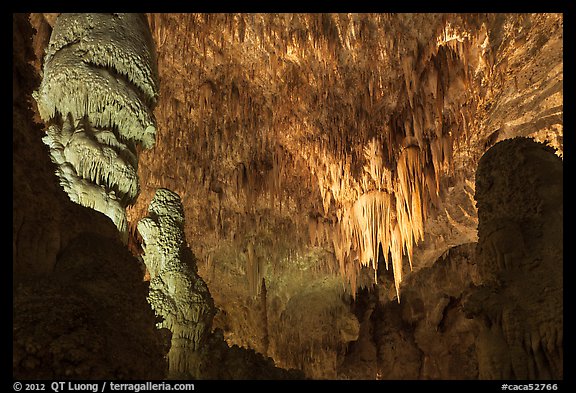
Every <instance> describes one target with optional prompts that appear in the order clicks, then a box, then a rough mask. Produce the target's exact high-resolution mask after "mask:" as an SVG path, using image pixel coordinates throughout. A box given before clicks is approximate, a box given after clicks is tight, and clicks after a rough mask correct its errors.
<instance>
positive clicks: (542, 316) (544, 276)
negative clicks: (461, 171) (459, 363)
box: [466, 138, 564, 379]
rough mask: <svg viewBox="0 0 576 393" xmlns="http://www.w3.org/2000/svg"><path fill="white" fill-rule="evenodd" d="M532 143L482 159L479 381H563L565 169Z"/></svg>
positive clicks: (475, 298)
mask: <svg viewBox="0 0 576 393" xmlns="http://www.w3.org/2000/svg"><path fill="white" fill-rule="evenodd" d="M554 153H555V151H554V149H551V148H549V147H546V146H545V145H543V144H539V143H536V142H534V141H533V140H530V139H526V138H515V139H509V140H505V141H502V142H499V143H497V144H496V145H494V146H493V147H492V148H491V149H490V150H489V151H488V152H487V153H486V154H485V155H484V156H483V157H482V159H481V160H480V163H479V165H478V172H477V175H476V199H477V201H478V218H479V226H478V237H479V239H478V247H477V262H478V269H479V274H480V279H481V282H482V283H483V285H482V286H480V287H479V288H478V290H477V291H475V292H474V293H472V294H471V295H470V296H469V298H468V299H467V302H466V309H467V310H468V312H469V313H470V314H471V315H473V316H474V317H475V318H476V319H479V320H481V322H482V324H481V330H480V333H479V338H478V341H479V342H478V343H477V347H478V363H479V373H480V375H479V376H480V378H493V379H514V378H516V379H559V378H562V377H563V315H564V308H563V288H564V287H563V220H562V217H563V168H562V166H563V165H562V160H561V159H559V158H558V157H557V156H556V155H555V154H554Z"/></svg>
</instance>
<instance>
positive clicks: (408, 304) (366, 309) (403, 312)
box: [338, 243, 479, 379]
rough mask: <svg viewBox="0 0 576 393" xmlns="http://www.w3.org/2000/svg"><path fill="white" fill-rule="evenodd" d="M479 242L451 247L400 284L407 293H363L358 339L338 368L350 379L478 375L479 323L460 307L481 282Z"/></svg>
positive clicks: (358, 307)
mask: <svg viewBox="0 0 576 393" xmlns="http://www.w3.org/2000/svg"><path fill="white" fill-rule="evenodd" d="M477 270H478V269H477V264H476V261H475V243H468V244H464V245H461V246H458V247H454V248H451V249H450V250H449V251H448V252H446V253H445V255H444V256H443V257H441V258H440V259H439V260H438V261H437V262H436V263H435V264H434V265H432V266H431V267H426V268H422V269H420V270H419V271H418V272H416V273H414V274H412V275H411V276H410V277H408V278H407V279H406V281H405V282H404V283H403V284H402V285H403V286H402V292H403V294H404V295H403V297H402V301H401V302H400V304H398V303H397V302H385V303H383V302H381V301H380V300H379V299H378V295H377V294H375V293H372V294H370V293H369V292H367V291H364V292H362V293H361V294H360V295H359V296H360V299H359V301H358V302H357V304H356V310H355V312H356V314H357V315H358V319H359V320H360V321H361V327H360V337H359V339H358V341H356V342H354V343H353V344H352V345H351V346H350V350H349V351H348V353H347V354H346V357H345V360H344V361H343V363H342V365H341V366H340V368H339V370H338V372H339V375H340V376H341V377H342V378H350V379H476V378H478V362H477V360H476V335H477V332H478V331H479V326H478V324H477V323H476V322H475V321H473V320H471V319H469V318H468V317H467V315H466V314H465V312H464V310H463V309H462V300H463V299H464V298H466V296H467V294H468V292H469V290H470V287H471V286H472V285H474V284H477V283H478V271H477Z"/></svg>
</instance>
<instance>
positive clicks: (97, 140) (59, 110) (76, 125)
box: [34, 14, 158, 237]
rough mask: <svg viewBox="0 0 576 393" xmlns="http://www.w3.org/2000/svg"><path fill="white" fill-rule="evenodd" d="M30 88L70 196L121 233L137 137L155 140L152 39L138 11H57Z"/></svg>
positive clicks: (130, 198)
mask: <svg viewBox="0 0 576 393" xmlns="http://www.w3.org/2000/svg"><path fill="white" fill-rule="evenodd" d="M43 71H44V75H43V79H42V83H41V85H40V88H39V89H38V91H37V92H36V93H35V95H34V96H35V98H36V101H37V103H38V110H39V113H40V116H41V117H42V119H43V120H44V122H45V123H46V124H47V126H48V129H47V135H46V136H45V137H44V138H43V140H44V143H45V144H46V145H48V146H49V148H50V155H51V158H52V161H53V162H54V163H56V164H57V165H58V168H57V171H56V174H57V175H58V177H59V178H60V184H61V185H62V187H63V188H64V190H65V191H66V193H67V194H68V196H69V197H70V199H71V200H72V201H73V202H76V203H78V204H80V205H83V206H87V207H90V208H92V209H94V210H97V211H99V212H102V213H104V214H105V215H106V216H108V217H109V218H110V219H111V220H112V221H113V222H114V223H115V224H116V226H117V227H118V229H119V230H120V232H121V233H122V234H123V235H124V237H126V236H127V229H128V226H127V225H128V224H127V220H126V212H125V208H126V206H128V205H129V204H132V203H134V201H135V200H136V197H137V195H138V192H139V182H138V176H137V169H138V157H137V152H136V145H137V144H141V145H142V146H143V147H144V148H150V147H152V146H153V145H154V143H155V134H156V121H155V118H154V115H153V113H152V108H153V107H154V105H155V104H156V101H157V97H158V81H157V80H158V76H157V69H156V58H155V48H154V42H153V40H152V37H151V34H150V30H149V27H148V23H147V21H146V19H145V17H144V16H143V15H140V14H61V15H60V16H59V17H58V18H57V20H56V23H55V25H54V30H53V31H52V35H51V37H50V44H49V46H48V48H47V49H46V56H45V58H44V69H43Z"/></svg>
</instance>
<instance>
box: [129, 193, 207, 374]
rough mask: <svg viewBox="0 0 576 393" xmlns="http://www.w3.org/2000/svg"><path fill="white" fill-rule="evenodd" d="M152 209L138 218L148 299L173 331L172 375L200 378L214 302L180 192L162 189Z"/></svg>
mask: <svg viewBox="0 0 576 393" xmlns="http://www.w3.org/2000/svg"><path fill="white" fill-rule="evenodd" d="M148 214H149V217H146V218H143V219H142V220H140V222H139V223H138V231H139V232H140V234H141V235H142V238H143V239H144V244H143V246H144V254H143V255H142V258H143V260H144V263H145V264H146V267H147V268H148V272H149V274H150V293H149V294H148V302H149V303H150V305H151V306H152V309H153V310H154V311H155V312H156V315H158V316H159V317H160V318H162V322H161V323H159V325H158V327H159V328H166V329H168V330H170V331H171V332H172V345H171V347H170V352H169V353H168V364H169V374H168V375H169V377H170V378H175V379H178V378H183V377H190V376H195V377H198V376H199V375H200V372H199V370H197V369H196V368H197V367H198V366H197V364H195V363H199V362H198V360H197V359H196V358H198V355H197V352H199V351H200V349H201V348H202V347H203V346H206V345H207V344H206V341H207V337H208V335H209V334H210V331H211V327H212V319H213V318H214V313H215V308H214V301H213V300H212V297H211V296H210V293H209V292H208V288H207V287H206V283H205V282H204V280H202V278H201V277H200V276H198V273H197V271H196V270H197V268H196V261H195V260H194V256H193V254H192V253H191V252H190V249H188V248H187V247H186V243H185V242H186V239H185V237H184V232H183V230H182V227H183V225H184V213H183V209H182V202H181V201H180V197H179V196H178V195H177V194H175V193H173V192H172V191H170V190H167V189H158V190H157V191H156V194H155V195H154V199H152V202H150V207H149V209H148Z"/></svg>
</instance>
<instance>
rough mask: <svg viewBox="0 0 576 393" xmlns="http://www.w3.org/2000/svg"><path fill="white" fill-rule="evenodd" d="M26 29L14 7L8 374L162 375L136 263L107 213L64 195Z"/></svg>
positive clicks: (162, 343) (162, 345) (162, 342)
mask: <svg viewBox="0 0 576 393" xmlns="http://www.w3.org/2000/svg"><path fill="white" fill-rule="evenodd" d="M33 33H34V31H33V29H32V27H31V26H30V22H29V16H28V15H27V14H14V15H13V37H14V46H13V59H14V62H13V88H14V90H13V133H12V140H13V183H12V185H13V191H12V192H13V202H12V203H13V217H12V220H13V221H12V225H13V260H12V267H13V277H12V283H13V288H14V291H13V299H12V306H13V313H12V316H13V326H12V328H13V330H12V333H13V343H12V370H13V371H12V375H13V377H14V378H15V379H20V380H25V379H45V380H64V379H162V378H165V376H166V371H167V367H166V363H165V360H164V357H165V354H166V352H167V351H168V345H169V340H168V341H167V340H166V337H164V336H163V334H162V333H161V332H159V331H158V330H157V329H156V328H155V323H156V317H155V315H154V312H153V311H152V310H151V309H150V306H149V305H148V304H147V303H146V300H145V299H146V294H147V285H146V283H144V282H143V281H142V275H143V270H142V264H141V263H140V262H139V261H138V260H137V259H136V258H135V257H133V256H132V255H131V254H130V253H129V252H128V251H127V249H126V247H125V246H124V245H123V244H122V243H121V241H120V238H119V234H118V230H117V228H116V227H115V226H114V224H113V223H112V222H111V221H110V220H109V219H108V218H106V217H104V216H103V215H102V214H100V213H98V212H96V211H94V210H91V209H87V208H86V207H83V206H80V205H78V204H75V203H73V202H71V201H70V199H69V198H68V196H67V195H66V194H65V193H64V191H63V190H62V188H61V187H60V186H59V185H58V179H57V178H56V176H55V175H54V173H55V170H56V168H55V165H54V163H52V162H51V161H50V157H49V153H48V149H47V147H46V146H45V145H44V144H43V143H42V136H43V135H44V131H43V130H42V127H41V125H40V124H36V123H34V121H33V119H34V114H33V110H32V109H33V108H34V102H33V101H32V91H33V90H35V89H37V88H38V84H39V83H40V78H39V77H38V74H37V72H35V70H34V69H33V68H32V66H31V64H33V62H34V52H33V50H32V36H33ZM168 339H169V337H168Z"/></svg>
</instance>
